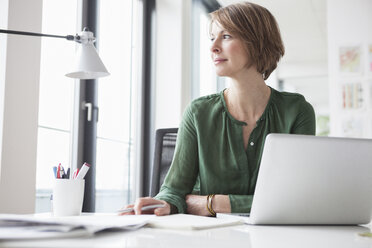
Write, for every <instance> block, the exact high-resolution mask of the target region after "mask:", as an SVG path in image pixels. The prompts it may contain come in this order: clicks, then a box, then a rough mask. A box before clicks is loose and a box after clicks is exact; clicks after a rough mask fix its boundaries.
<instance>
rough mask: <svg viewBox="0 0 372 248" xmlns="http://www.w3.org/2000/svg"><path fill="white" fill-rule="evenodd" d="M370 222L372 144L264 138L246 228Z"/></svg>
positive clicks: (311, 138) (297, 137)
mask: <svg viewBox="0 0 372 248" xmlns="http://www.w3.org/2000/svg"><path fill="white" fill-rule="evenodd" d="M371 217H372V140H369V139H353V138H335V137H316V136H310V135H291V134H269V135H268V136H267V138H266V141H265V147H264V150H263V154H262V160H261V165H260V171H259V174H258V179H257V184H256V189H255V194H254V198H253V203H252V209H251V215H250V218H249V219H250V220H249V222H250V223H252V224H340V225H343V224H365V223H369V222H370V221H371Z"/></svg>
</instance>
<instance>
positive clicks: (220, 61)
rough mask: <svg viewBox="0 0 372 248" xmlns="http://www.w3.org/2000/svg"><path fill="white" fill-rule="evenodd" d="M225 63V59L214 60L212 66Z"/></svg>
mask: <svg viewBox="0 0 372 248" xmlns="http://www.w3.org/2000/svg"><path fill="white" fill-rule="evenodd" d="M225 61H227V59H221V58H217V59H214V64H215V65H218V64H220V63H222V62H225Z"/></svg>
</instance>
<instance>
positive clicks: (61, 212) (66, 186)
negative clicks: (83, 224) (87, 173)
mask: <svg viewBox="0 0 372 248" xmlns="http://www.w3.org/2000/svg"><path fill="white" fill-rule="evenodd" d="M84 185H85V180H84V179H73V180H72V179H55V180H54V185H53V215H54V216H73V215H80V214H81V209H82V207H83V199H84Z"/></svg>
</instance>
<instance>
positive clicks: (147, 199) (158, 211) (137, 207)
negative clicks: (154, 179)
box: [119, 197, 171, 216]
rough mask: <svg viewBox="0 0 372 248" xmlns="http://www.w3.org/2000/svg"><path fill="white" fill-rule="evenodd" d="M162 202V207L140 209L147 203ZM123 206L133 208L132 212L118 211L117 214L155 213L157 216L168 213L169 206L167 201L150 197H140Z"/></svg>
mask: <svg viewBox="0 0 372 248" xmlns="http://www.w3.org/2000/svg"><path fill="white" fill-rule="evenodd" d="M155 204H163V205H164V207H162V208H155V209H151V210H146V211H141V208H142V207H144V206H148V205H155ZM125 208H133V209H134V212H133V211H132V212H129V213H119V215H133V214H155V215H157V216H162V215H169V214H170V211H171V208H170V205H169V203H168V202H166V201H162V200H156V199H154V198H151V197H141V198H138V199H137V200H136V202H135V203H134V204H131V205H127V206H126V207H125Z"/></svg>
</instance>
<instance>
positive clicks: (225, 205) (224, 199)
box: [212, 195, 231, 213]
mask: <svg viewBox="0 0 372 248" xmlns="http://www.w3.org/2000/svg"><path fill="white" fill-rule="evenodd" d="M212 208H213V210H214V212H216V213H231V205H230V198H229V196H228V195H215V196H214V197H213V199H212Z"/></svg>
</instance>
